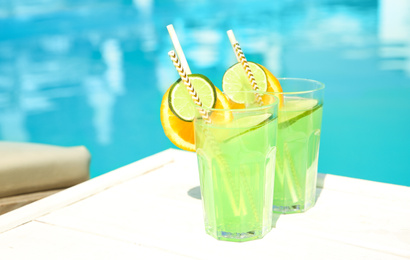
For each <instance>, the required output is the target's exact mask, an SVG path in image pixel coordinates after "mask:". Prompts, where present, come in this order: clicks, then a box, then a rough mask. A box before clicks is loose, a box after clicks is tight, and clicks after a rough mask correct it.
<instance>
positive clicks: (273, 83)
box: [258, 64, 284, 107]
mask: <svg viewBox="0 0 410 260" xmlns="http://www.w3.org/2000/svg"><path fill="white" fill-rule="evenodd" d="M258 65H259V66H260V67H261V68H262V69H263V71H264V72H265V74H266V79H267V81H268V89H267V90H266V92H283V90H282V87H281V85H280V83H279V80H278V79H277V78H276V77H275V76H274V75H273V74H272V72H270V71H269V70H268V69H267V68H265V67H264V66H263V65H261V64H258ZM275 96H276V97H278V98H279V107H283V104H284V103H283V102H284V100H283V94H275ZM266 98H269V97H268V96H267V95H265V96H263V97H262V101H264V103H266V104H269V102H266V100H264V99H266Z"/></svg>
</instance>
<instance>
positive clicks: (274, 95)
mask: <svg viewBox="0 0 410 260" xmlns="http://www.w3.org/2000/svg"><path fill="white" fill-rule="evenodd" d="M229 92H231V93H238V92H250V93H260V94H263V95H269V96H271V97H273V98H274V100H275V101H274V102H272V103H271V104H269V105H263V106H258V107H248V108H208V107H203V106H198V105H197V104H194V105H195V107H197V108H202V109H204V110H207V111H233V112H251V111H259V110H263V109H268V108H270V107H273V106H278V105H279V98H278V97H277V96H276V94H275V93H274V92H265V91H257V90H238V91H229ZM222 93H223V94H224V95H225V92H222Z"/></svg>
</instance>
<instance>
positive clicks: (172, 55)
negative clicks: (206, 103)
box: [168, 51, 211, 123]
mask: <svg viewBox="0 0 410 260" xmlns="http://www.w3.org/2000/svg"><path fill="white" fill-rule="evenodd" d="M168 55H169V57H170V58H171V60H172V63H173V64H174V66H175V68H176V69H177V71H178V74H179V76H180V77H181V79H182V81H183V82H184V84H185V86H186V88H187V90H188V92H189V94H190V95H191V97H192V100H193V101H194V103H195V104H196V105H197V106H199V107H198V111H199V113H200V114H201V116H202V118H203V119H204V120H205V122H206V123H211V118H210V117H209V115H208V112H207V111H205V109H203V108H202V102H201V100H200V99H199V96H198V93H196V91H195V89H194V86H192V83H191V80H190V79H189V77H188V76H187V74H186V72H185V70H184V67H182V64H181V62H180V61H179V59H178V57H177V55H176V54H175V52H174V51H170V52H168Z"/></svg>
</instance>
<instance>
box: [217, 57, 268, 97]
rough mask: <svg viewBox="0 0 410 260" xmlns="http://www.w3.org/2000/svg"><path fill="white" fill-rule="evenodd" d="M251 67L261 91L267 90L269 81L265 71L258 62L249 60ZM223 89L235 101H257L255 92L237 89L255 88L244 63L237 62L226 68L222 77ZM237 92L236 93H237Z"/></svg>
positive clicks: (247, 89)
mask: <svg viewBox="0 0 410 260" xmlns="http://www.w3.org/2000/svg"><path fill="white" fill-rule="evenodd" d="M248 64H249V67H250V68H251V71H252V73H253V76H254V77H255V80H256V83H257V84H258V87H259V91H266V90H267V88H268V83H267V79H266V73H265V71H264V70H263V69H262V68H261V67H260V66H259V65H258V64H256V63H254V62H248ZM222 89H223V91H224V92H225V94H226V95H227V96H228V97H229V98H230V99H231V100H232V101H233V102H235V103H239V104H250V103H254V102H255V95H254V94H251V93H249V94H245V93H240V92H239V93H238V92H237V91H249V90H253V88H252V86H251V84H250V83H249V80H248V77H247V75H246V73H245V71H244V70H243V68H242V64H240V63H236V64H235V65H233V66H232V67H230V68H229V69H227V70H226V72H225V74H224V76H223V78H222ZM235 92H236V93H235Z"/></svg>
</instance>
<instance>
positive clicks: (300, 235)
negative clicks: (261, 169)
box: [0, 150, 410, 259]
mask: <svg viewBox="0 0 410 260" xmlns="http://www.w3.org/2000/svg"><path fill="white" fill-rule="evenodd" d="M155 157H156V156H154V157H152V158H151V159H152V160H153V161H155V162H156V163H157V164H156V166H158V165H161V167H154V170H150V171H149V173H148V174H139V173H140V171H136V170H137V168H138V167H137V168H135V167H123V168H122V169H121V170H120V172H121V174H123V175H124V176H128V177H127V178H124V179H123V181H116V184H115V185H107V184H104V185H91V186H94V187H95V186H99V187H100V188H99V189H96V190H95V191H94V192H93V193H92V195H89V196H86V198H83V199H80V197H81V196H77V199H76V201H71V202H70V203H68V204H67V203H66V204H65V206H61V205H60V206H59V207H51V208H52V210H46V211H45V212H46V213H44V212H43V214H41V216H38V217H36V218H33V219H32V221H30V222H24V223H26V224H24V225H21V226H19V227H17V228H14V229H12V230H10V231H7V232H3V233H2V234H0V252H1V253H5V254H8V256H10V257H14V256H18V254H19V252H22V251H24V252H26V253H28V254H30V253H31V252H32V253H33V255H34V256H36V257H38V259H52V258H48V255H47V252H48V250H49V244H48V240H50V239H52V241H53V243H55V244H56V245H57V247H58V245H64V243H68V244H69V245H70V251H72V252H71V254H75V252H77V251H80V250H85V251H86V252H87V253H86V254H85V255H87V256H90V255H91V253H90V254H88V253H89V252H93V250H97V249H96V248H97V244H99V243H100V242H96V241H97V240H96V239H95V237H98V238H99V239H103V240H104V241H107V242H101V243H102V245H104V243H108V244H109V243H110V241H111V242H112V241H114V242H112V245H116V244H117V243H120V244H123V245H121V246H120V247H119V249H118V250H116V249H113V250H116V251H117V252H121V249H120V248H128V249H123V250H128V251H129V252H130V254H131V255H132V256H134V257H136V258H137V257H140V256H146V257H145V259H147V257H148V256H149V255H143V251H138V250H134V249H133V248H129V247H130V246H131V247H132V245H134V246H135V247H137V248H139V247H142V248H143V249H141V250H145V249H147V248H148V249H154V251H158V253H164V252H165V253H166V254H169V255H170V257H177V258H178V257H181V258H183V257H190V258H193V259H222V258H225V259H226V258H228V257H229V258H238V259H246V258H251V257H263V258H268V259H270V258H276V259H409V258H410V236H409V234H410V221H409V219H410V211H409V209H408V208H407V207H406V205H409V204H408V203H409V198H410V188H409V187H404V186H397V185H389V184H382V183H376V182H369V181H363V180H356V179H352V178H346V177H340V176H334V175H322V177H323V176H324V180H323V181H322V184H321V185H320V186H322V187H323V188H319V189H318V200H317V204H316V206H315V207H314V208H313V209H311V210H309V211H308V212H306V213H304V214H293V215H282V216H279V218H278V220H277V223H276V228H274V229H273V230H272V231H271V232H270V233H269V234H268V235H267V236H266V237H265V238H263V239H261V240H257V241H251V242H246V243H232V242H223V241H217V240H215V239H214V238H212V237H210V236H208V235H206V234H205V231H204V225H203V217H202V205H201V200H200V199H199V187H198V186H199V180H198V172H197V168H196V167H197V165H196V157H195V154H192V153H187V152H181V151H175V150H169V151H166V152H164V153H162V154H160V155H158V159H157V160H156V158H155ZM159 157H161V158H162V159H161V160H159ZM149 163H152V161H150V162H149ZM149 168H150V167H147V168H146V169H149ZM151 168H153V165H152V164H151ZM146 169H145V170H146ZM124 172H128V174H126V173H124ZM131 172H133V174H134V175H132V174H131ZM131 176H132V177H131ZM114 179H115V178H114ZM322 179H323V178H322ZM102 186H105V188H104V189H102V188H101V187H102ZM73 192H74V193H75V192H76V190H74V191H73ZM53 196H55V195H53ZM72 196H74V195H72ZM51 197H52V196H51ZM66 201H67V200H66ZM21 214H23V212H21ZM0 223H2V222H1V217H0ZM3 223H4V222H3ZM45 226H46V228H45ZM0 227H1V226H0ZM28 230H30V232H28ZM66 231H67V232H73V231H75V235H73V236H65V235H62V234H63V233H64V232H66ZM81 233H84V237H83V238H80V237H81ZM29 234H30V235H29ZM47 234H48V235H47ZM77 236H78V237H77ZM76 240H78V241H79V242H80V244H77V243H75V241H76ZM85 245H89V246H90V249H89V250H88V251H87V247H86V246H85ZM106 248H114V247H109V245H107V247H106ZM107 250H108V249H107ZM62 251H64V249H62ZM30 255H31V254H30ZM71 256H72V255H71ZM79 256H81V255H76V259H86V258H81V257H79ZM105 256H106V257H104V255H103V254H102V255H101V258H92V257H91V258H87V259H115V258H110V257H109V255H105ZM78 257H79V258H78ZM148 258H151V257H148ZM7 259H19V258H7ZM32 259H37V258H35V257H34V258H32ZM60 259H64V258H60ZM66 259H69V258H66ZM151 259H154V257H152V258H151Z"/></svg>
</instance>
